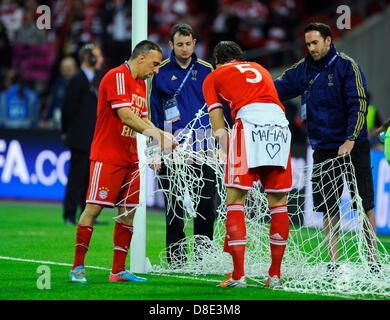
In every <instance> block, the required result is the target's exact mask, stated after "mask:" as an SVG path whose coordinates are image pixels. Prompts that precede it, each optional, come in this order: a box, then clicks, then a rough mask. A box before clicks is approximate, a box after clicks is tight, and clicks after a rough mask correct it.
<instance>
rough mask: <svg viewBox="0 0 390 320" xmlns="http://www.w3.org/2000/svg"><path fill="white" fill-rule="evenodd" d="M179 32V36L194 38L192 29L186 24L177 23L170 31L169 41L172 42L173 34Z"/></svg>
mask: <svg viewBox="0 0 390 320" xmlns="http://www.w3.org/2000/svg"><path fill="white" fill-rule="evenodd" d="M177 32H179V34H181V35H183V36H192V39H194V38H195V33H194V30H193V29H192V27H191V26H190V25H189V24H187V23H177V24H175V25H174V26H173V27H172V29H171V34H170V38H171V41H172V42H173V37H174V36H175V34H176V33H177Z"/></svg>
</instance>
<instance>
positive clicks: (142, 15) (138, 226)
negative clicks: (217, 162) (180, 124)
mask: <svg viewBox="0 0 390 320" xmlns="http://www.w3.org/2000/svg"><path fill="white" fill-rule="evenodd" d="M131 16H132V18H131V19H132V20H131V21H132V36H131V47H132V48H131V49H132V50H133V49H134V47H135V46H136V45H137V43H139V42H140V41H142V40H146V39H147V36H148V0H137V1H132V15H131ZM137 148H138V158H139V163H140V172H139V175H140V191H139V206H137V210H136V213H135V216H134V222H133V225H134V235H133V238H132V241H131V246H130V271H131V272H138V273H145V272H148V271H149V266H150V262H149V259H148V258H147V257H146V167H145V166H143V165H142V164H143V163H145V152H144V151H145V148H146V137H145V136H144V135H142V134H139V133H137Z"/></svg>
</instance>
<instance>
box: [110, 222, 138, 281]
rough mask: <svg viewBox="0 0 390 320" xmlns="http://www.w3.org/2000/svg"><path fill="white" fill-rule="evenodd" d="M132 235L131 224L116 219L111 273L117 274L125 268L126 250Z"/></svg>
mask: <svg viewBox="0 0 390 320" xmlns="http://www.w3.org/2000/svg"><path fill="white" fill-rule="evenodd" d="M132 237H133V226H129V225H127V224H124V223H121V222H119V221H118V220H117V221H116V223H115V229H114V261H113V263H112V271H111V272H112V273H113V274H117V273H119V272H122V271H124V270H125V266H126V257H127V252H128V251H129V248H130V242H131V238H132Z"/></svg>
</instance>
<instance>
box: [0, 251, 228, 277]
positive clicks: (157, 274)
mask: <svg viewBox="0 0 390 320" xmlns="http://www.w3.org/2000/svg"><path fill="white" fill-rule="evenodd" d="M0 260H10V261H20V262H32V263H40V264H51V265H57V266H65V267H72V266H73V265H72V264H70V263H63V262H54V261H43V260H33V259H22V258H14V257H2V256H0ZM85 268H90V269H98V270H108V271H110V270H111V269H108V268H103V267H97V266H85ZM150 274H151V275H154V276H162V277H171V278H180V279H188V280H200V281H207V282H221V280H215V279H204V278H196V277H190V276H180V275H172V274H164V273H156V272H151V273H150Z"/></svg>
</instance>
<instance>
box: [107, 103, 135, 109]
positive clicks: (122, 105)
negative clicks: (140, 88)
mask: <svg viewBox="0 0 390 320" xmlns="http://www.w3.org/2000/svg"><path fill="white" fill-rule="evenodd" d="M111 107H112V108H118V107H131V103H130V102H126V103H116V104H112V105H111Z"/></svg>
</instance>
